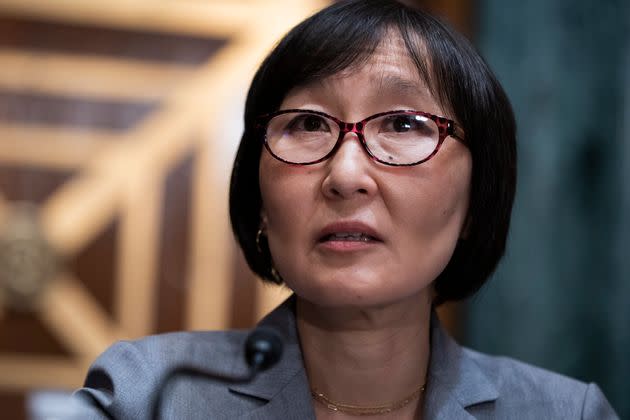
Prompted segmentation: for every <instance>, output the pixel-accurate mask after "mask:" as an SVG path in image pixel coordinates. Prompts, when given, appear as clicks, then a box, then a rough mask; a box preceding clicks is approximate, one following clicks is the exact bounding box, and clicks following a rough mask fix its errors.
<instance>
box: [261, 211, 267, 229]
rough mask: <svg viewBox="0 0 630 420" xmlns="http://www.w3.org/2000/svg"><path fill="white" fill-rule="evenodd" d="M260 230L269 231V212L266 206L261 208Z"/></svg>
mask: <svg viewBox="0 0 630 420" xmlns="http://www.w3.org/2000/svg"><path fill="white" fill-rule="evenodd" d="M259 226H260V228H261V229H262V230H263V231H265V230H267V211H266V210H265V206H261V207H260V225H259Z"/></svg>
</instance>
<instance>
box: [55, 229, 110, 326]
mask: <svg viewBox="0 0 630 420" xmlns="http://www.w3.org/2000/svg"><path fill="white" fill-rule="evenodd" d="M118 225H119V223H118V221H117V220H114V221H113V222H112V223H110V224H109V226H107V227H106V228H105V229H104V230H103V232H101V233H100V234H98V235H96V236H95V237H94V238H93V239H92V240H91V241H90V243H88V244H87V245H86V246H85V247H84V248H82V249H81V250H80V251H79V252H78V253H77V254H76V255H74V256H73V257H72V258H71V259H70V261H68V262H67V267H68V269H69V270H70V272H71V273H72V274H74V275H75V276H76V277H77V279H78V281H80V282H81V283H82V284H83V285H85V287H86V289H87V290H88V292H89V293H90V294H91V296H92V297H93V298H94V300H95V301H96V302H98V304H99V305H100V306H101V307H102V308H103V309H104V310H105V312H107V314H108V315H109V316H110V317H111V318H113V319H116V314H115V312H114V298H115V296H116V288H117V285H116V268H117V267H118V260H117V254H116V245H117V243H118V240H119V238H118Z"/></svg>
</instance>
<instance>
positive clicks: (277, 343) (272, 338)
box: [151, 327, 282, 420]
mask: <svg viewBox="0 0 630 420" xmlns="http://www.w3.org/2000/svg"><path fill="white" fill-rule="evenodd" d="M281 356H282V340H281V339H280V336H279V335H278V333H277V332H276V331H275V330H273V329H271V328H266V327H259V328H256V329H255V330H254V331H252V332H251V333H250V334H249V335H248V336H247V339H246V340H245V361H246V362H247V365H248V366H249V372H248V373H247V374H246V375H241V376H232V375H226V374H223V373H218V372H214V371H211V370H205V369H200V368H198V367H195V366H191V365H181V366H177V367H175V368H173V369H171V370H170V371H168V373H166V374H165V375H164V376H163V377H162V379H161V380H160V382H159V383H158V387H157V389H156V394H155V399H154V400H153V404H152V405H151V413H152V415H151V418H152V419H154V420H159V418H160V411H161V409H162V400H163V397H164V391H165V390H166V387H167V385H168V384H169V383H170V382H171V381H172V380H173V379H174V378H177V377H181V376H185V377H191V378H203V379H208V380H214V381H219V382H223V383H225V384H243V383H248V382H251V381H252V380H253V379H254V378H255V377H256V375H258V373H260V372H262V371H263V370H266V369H268V368H270V367H271V366H273V365H275V364H276V363H278V361H279V360H280V357H281Z"/></svg>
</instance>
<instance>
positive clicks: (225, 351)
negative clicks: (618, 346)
mask: <svg viewBox="0 0 630 420" xmlns="http://www.w3.org/2000/svg"><path fill="white" fill-rule="evenodd" d="M261 325H265V326H269V327H272V328H274V329H276V330H277V331H278V332H279V333H280V334H281V335H282V336H283V339H284V344H285V346H284V354H283V357H282V359H281V360H280V362H279V363H278V364H277V365H275V366H274V367H272V368H271V369H270V370H268V371H265V372H262V373H260V374H259V375H258V377H257V378H256V379H255V380H254V381H253V382H251V383H248V384H244V385H234V386H231V385H225V384H222V383H220V382H213V381H209V380H204V379H197V378H181V379H176V380H174V381H173V383H172V384H171V385H170V386H169V387H168V388H167V390H166V392H165V394H164V401H163V408H162V418H164V419H243V420H244V419H250V420H253V419H260V420H262V419H296V420H297V419H300V420H303V419H315V413H314V410H313V403H312V400H311V395H310V391H309V385H308V380H307V377H306V373H305V370H304V366H303V364H302V354H301V351H300V345H299V342H298V336H297V331H296V326H295V312H294V300H293V299H289V300H287V301H286V302H285V303H283V304H282V305H281V306H279V307H278V308H276V309H275V310H274V311H273V312H272V313H271V314H269V315H268V316H267V317H266V318H265V319H264V320H263V321H262V322H261ZM246 336H247V331H217V332H178V333H172V334H164V335H158V336H152V337H147V338H144V339H141V340H138V341H129V342H119V343H117V344H115V345H113V346H112V347H111V348H109V349H108V350H107V351H106V352H105V353H103V354H102V355H101V356H100V357H99V358H98V359H97V360H96V361H95V362H94V364H93V365H92V366H91V368H90V370H89V372H88V374H87V378H86V380H85V386H84V387H83V388H81V389H80V390H78V391H77V392H76V393H75V397H78V398H79V399H80V400H81V401H83V408H82V411H81V415H80V416H79V417H80V418H82V419H107V418H115V419H133V420H143V419H149V417H150V408H151V407H150V404H151V401H152V399H153V396H154V394H155V389H156V386H157V384H158V382H159V380H160V378H161V377H162V375H164V373H165V372H167V371H168V370H170V369H171V368H173V367H174V366H178V365H181V364H187V365H191V364H192V365H195V366H199V367H202V368H206V369H212V370H217V371H220V372H223V373H226V374H228V375H242V374H245V373H246V372H247V368H246V364H245V362H244V358H243V350H242V349H243V344H244V341H245V338H246ZM424 410H425V411H424V418H425V419H449V420H456V419H535V420H540V419H598V420H600V419H618V417H617V415H616V414H615V412H614V411H613V409H612V408H611V406H610V405H609V404H608V402H607V401H606V398H605V397H604V395H603V394H602V392H601V391H600V389H599V388H598V387H597V385H595V384H585V383H582V382H578V381H576V380H573V379H570V378H567V377H565V376H561V375H558V374H554V373H551V372H548V371H545V370H542V369H539V368H536V367H533V366H529V365H526V364H524V363H520V362H517V361H514V360H511V359H508V358H504V357H492V356H487V355H484V354H481V353H477V352H475V351H472V350H469V349H466V348H463V347H461V346H460V345H458V344H457V343H456V342H455V341H454V340H453V339H452V338H451V337H449V336H448V334H447V333H446V332H445V331H444V330H443V328H442V327H441V326H440V323H439V322H438V320H437V317H436V316H435V314H434V315H433V317H432V321H431V360H430V364H429V372H428V382H427V389H426V395H425V407H424Z"/></svg>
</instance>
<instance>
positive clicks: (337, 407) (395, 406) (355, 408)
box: [311, 384, 425, 416]
mask: <svg viewBox="0 0 630 420" xmlns="http://www.w3.org/2000/svg"><path fill="white" fill-rule="evenodd" d="M424 388H425V386H424V384H422V385H420V386H419V387H418V388H416V389H415V390H414V391H413V392H412V393H411V394H409V395H408V396H406V397H405V398H403V399H401V400H399V401H395V402H393V403H389V404H383V405H375V406H371V407H370V406H360V405H352V404H344V403H340V402H335V401H332V400H331V399H330V398H328V397H327V396H325V395H324V394H322V393H321V392H319V391H317V390H316V389H312V390H311V395H313V398H315V401H317V402H319V403H321V404H322V405H324V407H326V408H328V409H329V410H332V411H339V412H341V413H346V414H352V415H355V416H375V415H378V414H387V413H391V412H393V411H396V410H399V409H401V408H403V407H404V406H406V405H407V404H409V403H410V402H411V401H413V400H415V399H416V398H418V397H419V396H420V394H421V393H422V392H424Z"/></svg>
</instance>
